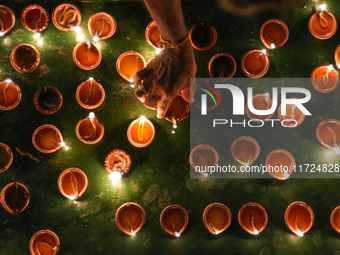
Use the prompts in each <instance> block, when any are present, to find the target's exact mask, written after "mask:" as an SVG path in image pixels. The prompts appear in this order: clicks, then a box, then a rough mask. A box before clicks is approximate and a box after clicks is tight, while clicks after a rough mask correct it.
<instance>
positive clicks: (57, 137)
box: [32, 124, 67, 153]
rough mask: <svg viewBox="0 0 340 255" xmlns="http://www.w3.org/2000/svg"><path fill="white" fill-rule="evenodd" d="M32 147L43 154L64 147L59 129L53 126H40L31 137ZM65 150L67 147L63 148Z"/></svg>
mask: <svg viewBox="0 0 340 255" xmlns="http://www.w3.org/2000/svg"><path fill="white" fill-rule="evenodd" d="M32 143H33V145H34V147H35V148H36V149H37V150H38V151H40V152H43V153H52V152H55V151H57V150H59V149H60V148H61V147H64V146H65V143H64V142H63V137H62V135H61V132H60V131H59V129H58V128H57V127H55V126H53V125H49V124H47V125H42V126H40V127H38V128H37V129H36V130H35V131H34V132H33V135H32ZM65 148H66V149H67V147H66V146H65Z"/></svg>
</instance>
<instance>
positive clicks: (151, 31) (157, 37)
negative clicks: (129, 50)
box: [145, 21, 163, 50]
mask: <svg viewBox="0 0 340 255" xmlns="http://www.w3.org/2000/svg"><path fill="white" fill-rule="evenodd" d="M145 39H146V41H147V42H148V44H149V45H151V46H152V47H154V48H155V49H156V50H158V49H162V47H163V45H162V38H161V32H160V31H159V28H158V25H157V23H156V22H155V21H151V22H150V23H149V24H148V25H147V27H146V29H145Z"/></svg>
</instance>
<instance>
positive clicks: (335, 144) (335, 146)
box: [327, 125, 340, 154]
mask: <svg viewBox="0 0 340 255" xmlns="http://www.w3.org/2000/svg"><path fill="white" fill-rule="evenodd" d="M327 129H328V130H329V131H330V132H331V135H332V140H333V151H334V152H335V153H336V154H340V148H339V145H338V143H337V140H336V134H335V132H334V130H333V128H331V127H330V126H328V125H327Z"/></svg>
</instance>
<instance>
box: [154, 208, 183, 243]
mask: <svg viewBox="0 0 340 255" xmlns="http://www.w3.org/2000/svg"><path fill="white" fill-rule="evenodd" d="M188 221H189V216H188V213H187V211H186V210H185V209H184V208H183V207H182V206H179V205H169V206H168V207H166V208H165V209H164V210H163V211H162V213H161V216H160V223H161V226H162V228H163V229H164V230H165V232H167V233H169V234H170V235H173V236H176V237H180V236H181V233H182V232H183V231H184V230H185V228H186V226H187V225H188Z"/></svg>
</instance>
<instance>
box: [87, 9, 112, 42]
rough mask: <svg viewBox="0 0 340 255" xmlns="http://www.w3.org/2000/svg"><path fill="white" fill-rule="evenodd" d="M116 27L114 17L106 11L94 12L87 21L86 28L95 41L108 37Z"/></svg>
mask: <svg viewBox="0 0 340 255" xmlns="http://www.w3.org/2000/svg"><path fill="white" fill-rule="evenodd" d="M116 28H117V22H116V20H115V18H114V17H112V16H111V15H110V14H108V13H106V12H98V13H95V14H93V15H92V16H91V17H90V18H89V21H88V29H89V32H90V34H91V36H93V40H94V41H95V42H96V41H98V40H99V39H101V40H104V39H108V38H110V37H111V36H112V35H113V34H114V33H115V32H116Z"/></svg>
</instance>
